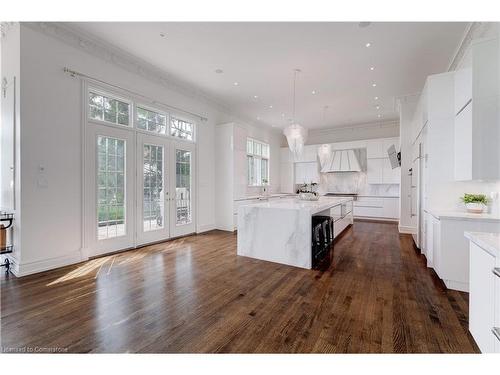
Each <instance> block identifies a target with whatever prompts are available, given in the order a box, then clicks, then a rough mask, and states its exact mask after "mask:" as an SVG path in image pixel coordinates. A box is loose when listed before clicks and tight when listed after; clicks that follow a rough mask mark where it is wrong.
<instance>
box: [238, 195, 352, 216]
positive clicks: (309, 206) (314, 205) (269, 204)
mask: <svg viewBox="0 0 500 375" xmlns="http://www.w3.org/2000/svg"><path fill="white" fill-rule="evenodd" d="M349 201H352V198H347V197H346V198H344V197H342V198H335V197H320V198H319V200H317V201H303V200H299V199H298V198H284V199H280V200H276V201H266V202H259V203H253V204H248V205H246V206H245V207H258V208H279V209H284V210H304V211H309V213H310V214H316V213H318V212H321V211H325V210H327V209H329V208H332V207H335V206H338V205H339V204H342V203H345V202H349Z"/></svg>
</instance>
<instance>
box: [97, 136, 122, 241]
mask: <svg viewBox="0 0 500 375" xmlns="http://www.w3.org/2000/svg"><path fill="white" fill-rule="evenodd" d="M97 152H98V158H97V171H98V172H97V173H98V175H97V190H98V200H97V238H98V239H99V240H104V239H107V238H113V237H119V236H124V235H125V232H126V231H125V224H126V222H125V141H124V140H123V139H116V138H112V137H106V136H100V135H99V136H98V137H97Z"/></svg>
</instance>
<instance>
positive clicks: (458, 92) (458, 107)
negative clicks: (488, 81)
mask: <svg viewBox="0 0 500 375" xmlns="http://www.w3.org/2000/svg"><path fill="white" fill-rule="evenodd" d="M471 100H472V69H470V68H467V69H460V70H457V71H456V72H455V115H458V113H459V112H460V111H462V110H463V109H464V107H465V106H466V105H468V104H469V103H470V101H471Z"/></svg>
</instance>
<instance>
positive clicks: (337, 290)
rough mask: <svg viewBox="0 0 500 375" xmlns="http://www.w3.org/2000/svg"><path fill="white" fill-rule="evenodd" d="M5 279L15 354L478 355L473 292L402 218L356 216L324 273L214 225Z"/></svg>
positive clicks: (5, 320)
mask: <svg viewBox="0 0 500 375" xmlns="http://www.w3.org/2000/svg"><path fill="white" fill-rule="evenodd" d="M1 282H2V293H1V302H2V303H1V318H2V319H1V328H2V330H1V335H2V336H1V340H2V345H3V348H4V350H5V351H7V350H8V349H9V348H23V347H35V346H38V347H44V348H49V349H50V348H58V349H60V350H61V351H66V350H68V351H70V352H245V353H246V352H266V353H269V352H306V353H308V352H332V353H335V352H337V353H339V352H340V353H342V352H348V353H352V352H361V353H365V352H376V353H378V352H387V353H392V352H410V353H414V352H448V353H462V352H477V347H476V345H475V343H474V341H473V339H472V338H471V336H470V335H469V334H468V331H467V319H468V316H467V314H468V313H467V308H468V298H467V294H465V293H460V292H455V291H449V290H446V289H445V288H444V287H443V285H442V283H441V282H440V281H439V280H438V279H437V277H435V275H434V274H433V273H432V271H430V270H428V269H427V268H426V267H425V262H424V260H423V258H422V257H421V256H420V255H418V253H417V252H416V251H415V250H414V248H413V246H412V240H411V237H410V236H409V235H400V234H398V232H397V226H396V225H394V224H383V223H368V222H356V223H355V224H354V226H353V227H352V228H351V229H349V230H348V232H347V233H346V234H345V235H344V236H343V237H342V238H341V239H340V240H339V242H338V243H337V244H336V245H335V255H334V259H333V263H332V265H331V266H330V268H329V269H328V270H326V271H323V272H321V271H309V270H303V269H298V268H293V267H289V266H284V265H280V264H275V263H270V262H264V261H259V260H256V259H249V258H244V257H238V256H236V235H234V234H232V233H226V232H220V231H214V232H210V233H207V234H203V235H197V236H191V237H185V238H181V239H177V240H174V241H170V242H165V243H161V244H156V245H152V246H148V247H145V248H142V249H138V250H133V251H128V252H125V253H121V254H116V255H112V256H108V257H103V258H98V259H94V260H91V261H89V262H86V263H81V264H78V265H75V266H70V267H65V268H62V269H58V270H54V271H50V272H45V273H42V274H37V275H32V276H28V277H25V278H21V279H16V278H14V277H12V276H9V277H5V276H2V280H1ZM49 349H47V350H49Z"/></svg>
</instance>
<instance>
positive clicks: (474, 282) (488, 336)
mask: <svg viewBox="0 0 500 375" xmlns="http://www.w3.org/2000/svg"><path fill="white" fill-rule="evenodd" d="M494 267H495V258H494V257H493V256H491V255H490V254H488V253H487V252H486V251H484V250H483V249H481V248H480V247H479V246H477V245H475V244H473V243H471V245H470V285H469V288H470V292H469V331H470V332H471V333H472V336H474V340H476V343H477V345H478V346H479V349H481V352H482V353H492V352H494V350H495V340H496V338H495V336H494V335H493V333H492V332H491V329H492V328H493V326H494V319H495V305H494V301H495V279H494V278H495V275H494V274H493V272H492V270H493V268H494Z"/></svg>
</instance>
